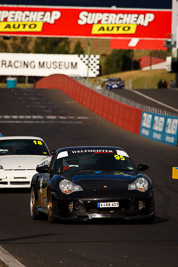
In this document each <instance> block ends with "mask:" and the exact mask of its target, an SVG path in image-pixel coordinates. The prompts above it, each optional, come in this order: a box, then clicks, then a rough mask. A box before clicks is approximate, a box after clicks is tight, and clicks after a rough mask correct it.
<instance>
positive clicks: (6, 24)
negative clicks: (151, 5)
mask: <svg viewBox="0 0 178 267" xmlns="http://www.w3.org/2000/svg"><path fill="white" fill-rule="evenodd" d="M171 15H172V11H171V10H158V9H157V10H156V9H124V8H75V7H60V8H59V7H37V6H36V7H32V6H5V5H1V6H0V34H1V36H2V35H5V36H7V35H10V36H15V35H19V36H46V37H47V36H49V37H52V36H54V37H57V36H60V37H94V38H100V37H102V38H110V37H114V38H115V37H118V38H133V37H139V38H156V39H168V38H170V37H171ZM160 25H161V27H160Z"/></svg>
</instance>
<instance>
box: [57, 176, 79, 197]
mask: <svg viewBox="0 0 178 267" xmlns="http://www.w3.org/2000/svg"><path fill="white" fill-rule="evenodd" d="M59 188H60V190H61V191H62V193H64V194H71V193H73V192H76V191H83V189H82V188H81V186H80V185H76V184H73V183H72V182H70V181H69V180H67V179H64V180H62V181H61V182H60V183H59Z"/></svg>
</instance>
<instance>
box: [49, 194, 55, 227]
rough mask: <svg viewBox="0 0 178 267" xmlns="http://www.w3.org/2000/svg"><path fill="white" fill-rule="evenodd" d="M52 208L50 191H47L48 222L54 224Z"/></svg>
mask: <svg viewBox="0 0 178 267" xmlns="http://www.w3.org/2000/svg"><path fill="white" fill-rule="evenodd" d="M53 210H54V207H53V200H52V196H51V192H50V190H49V191H48V222H49V223H54V221H55V217H54V212H53Z"/></svg>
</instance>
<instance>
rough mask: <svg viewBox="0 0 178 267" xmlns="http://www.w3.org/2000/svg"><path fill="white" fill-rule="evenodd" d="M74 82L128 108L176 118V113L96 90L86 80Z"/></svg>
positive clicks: (103, 90)
mask: <svg viewBox="0 0 178 267" xmlns="http://www.w3.org/2000/svg"><path fill="white" fill-rule="evenodd" d="M76 80H77V81H78V82H80V83H81V84H83V85H85V86H87V87H89V88H90V89H92V90H94V91H96V92H98V93H100V94H102V95H104V96H107V97H109V98H111V99H114V100H116V101H118V102H121V103H123V104H126V105H129V106H132V107H136V108H139V109H142V110H144V111H147V112H153V113H157V114H162V115H168V116H173V117H178V114H176V113H173V112H169V111H167V110H163V109H158V108H154V107H151V106H147V105H143V104H140V103H137V102H135V101H133V100H130V99H128V98H125V97H123V96H120V95H118V94H116V93H114V92H112V91H109V90H106V89H103V88H102V89H97V88H96V85H94V84H92V83H90V82H89V81H88V80H87V79H84V78H83V79H82V78H77V79H76Z"/></svg>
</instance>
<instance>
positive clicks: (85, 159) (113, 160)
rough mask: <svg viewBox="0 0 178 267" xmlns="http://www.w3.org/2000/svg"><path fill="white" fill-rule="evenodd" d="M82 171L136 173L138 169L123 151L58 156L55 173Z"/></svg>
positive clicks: (82, 151)
mask: <svg viewBox="0 0 178 267" xmlns="http://www.w3.org/2000/svg"><path fill="white" fill-rule="evenodd" d="M82 170H103V171H104V170H107V171H109V170H114V171H136V167H135V165H134V163H133V162H132V160H131V159H130V157H129V156H128V154H127V153H126V152H125V151H123V150H114V149H111V150H109V149H106V150H103V149H96V150H95V149H93V150H92V149H91V150H73V151H72V150H70V151H62V152H61V153H59V154H58V156H57V159H56V161H55V164H54V172H55V173H59V172H73V171H82Z"/></svg>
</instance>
